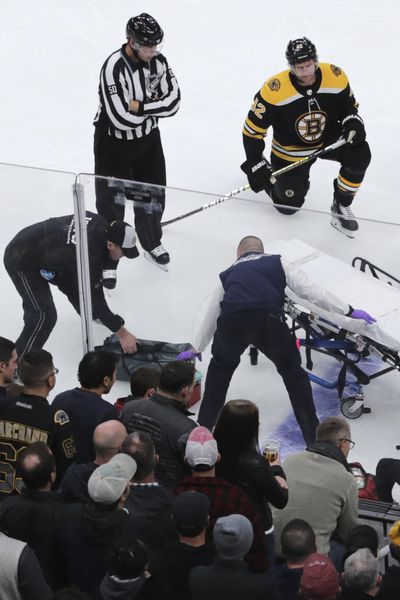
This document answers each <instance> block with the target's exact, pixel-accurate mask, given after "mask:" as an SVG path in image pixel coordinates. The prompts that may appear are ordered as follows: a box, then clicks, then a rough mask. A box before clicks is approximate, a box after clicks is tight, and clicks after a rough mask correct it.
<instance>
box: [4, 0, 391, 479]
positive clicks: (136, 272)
mask: <svg viewBox="0 0 400 600" xmlns="http://www.w3.org/2000/svg"><path fill="white" fill-rule="evenodd" d="M142 11H146V12H149V13H150V14H151V15H153V16H154V17H155V18H156V19H157V20H158V21H159V22H160V24H161V26H162V27H163V29H164V31H165V43H164V50H163V52H164V54H165V55H166V57H167V59H168V61H169V63H170V66H171V67H172V69H173V71H174V73H175V74H176V76H177V78H178V81H179V84H180V87H181V91H182V104H181V109H180V111H179V112H178V114H177V115H176V116H174V117H173V118H170V119H166V120H165V121H160V129H161V134H162V140H163V146H164V152H165V155H166V161H167V174H168V185H169V186H170V187H171V188H173V189H170V190H169V191H168V194H167V210H166V213H165V218H171V217H174V216H176V215H179V214H181V213H184V212H187V211H188V210H191V209H192V208H195V207H197V206H201V205H203V204H206V203H207V202H210V201H211V200H212V199H214V198H213V197H211V196H210V195H209V194H225V193H227V192H229V191H231V190H233V189H236V188H238V187H240V186H241V185H243V184H244V183H246V181H245V179H244V176H243V174H242V173H241V171H240V169H239V165H240V164H241V162H242V161H243V160H244V152H243V149H242V141H241V129H242V124H243V120H244V118H245V116H246V114H247V111H248V109H249V106H250V104H251V101H252V98H253V95H254V94H255V92H256V91H257V90H258V89H259V88H260V87H261V85H262V83H263V82H264V81H265V79H267V77H269V76H271V75H273V74H274V73H278V72H280V71H282V70H283V69H284V68H285V59H284V51H285V48H286V45H287V42H288V40H289V39H291V38H295V37H300V36H303V35H306V36H307V37H309V38H311V40H312V41H313V42H314V43H315V44H316V46H317V50H318V54H319V57H320V60H321V61H324V62H332V63H334V64H336V65H339V66H340V67H342V68H343V69H344V70H345V71H346V73H347V75H348V76H349V79H350V83H351V85H352V88H353V90H354V92H355V95H356V97H357V99H358V100H359V102H360V114H361V115H362V117H363V118H364V120H365V123H366V129H367V135H368V141H369V143H370V146H371V150H372V156H373V159H372V162H371V165H370V168H369V170H368V173H367V176H366V179H365V182H364V184H363V186H362V188H361V190H360V192H359V194H358V196H357V198H356V200H355V202H354V205H353V206H354V212H355V213H356V215H357V217H359V219H360V221H359V222H360V231H359V233H358V235H357V237H356V239H354V240H350V239H348V238H345V237H344V236H342V235H341V234H339V233H338V232H337V231H335V230H334V229H333V228H332V227H331V226H330V224H329V221H330V218H329V214H328V213H329V208H330V204H331V198H332V189H333V188H332V180H333V178H334V177H335V176H336V173H337V165H336V164H330V163H326V162H323V161H319V162H317V164H316V165H314V166H313V169H312V172H311V189H310V192H309V194H308V197H307V201H306V205H305V206H306V210H302V211H300V212H299V213H298V214H296V215H294V216H293V217H286V216H283V215H279V214H277V213H276V211H274V209H273V208H272V207H271V203H270V200H269V199H268V198H267V196H266V195H260V194H259V195H255V194H252V193H251V192H250V193H247V194H244V195H241V196H240V198H233V199H231V200H229V201H227V202H225V203H223V204H221V205H220V206H217V207H214V208H212V209H209V210H207V211H204V212H202V213H199V214H198V215H195V216H193V217H190V218H188V219H185V220H183V221H181V222H179V223H176V224H174V225H171V226H169V227H168V228H166V229H165V235H164V242H165V246H166V247H167V249H168V250H169V251H170V253H171V256H172V261H171V266H170V270H169V273H164V272H162V271H161V270H159V269H157V268H155V267H153V266H151V265H150V264H149V263H148V262H146V261H145V260H144V259H143V257H140V258H139V259H137V260H136V261H133V262H128V261H127V260H125V261H123V262H122V263H121V266H120V269H119V284H118V287H117V289H116V290H115V291H114V292H113V293H112V296H111V298H110V306H111V307H112V308H113V310H115V312H119V313H120V314H122V315H123V316H124V317H125V319H126V321H127V326H128V327H129V328H130V329H131V330H132V331H133V332H134V333H135V334H136V335H137V336H138V337H142V338H147V339H163V340H168V341H178V342H179V341H191V339H192V332H193V328H194V327H195V323H196V315H198V313H199V311H200V310H201V308H202V306H203V305H204V303H205V302H206V298H207V295H208V294H209V293H210V292H211V291H212V289H213V288H214V287H215V285H216V283H217V276H218V273H219V272H220V271H222V270H223V269H224V268H226V267H227V266H228V265H229V264H230V263H231V262H233V260H234V259H235V248H236V245H237V242H238V241H239V239H240V238H241V237H243V236H244V235H247V234H255V235H258V236H260V237H261V238H262V239H263V240H264V241H265V242H270V241H273V240H275V239H292V238H298V239H301V240H303V241H304V242H306V243H308V244H310V245H312V246H314V247H316V248H319V249H320V250H322V251H324V252H326V253H328V254H331V255H332V256H335V257H338V258H340V259H341V260H343V261H345V262H347V263H351V260H352V258H353V257H355V256H363V257H366V258H368V259H369V260H371V261H372V262H375V263H376V264H377V265H379V266H381V267H382V268H384V269H385V270H387V271H389V272H390V273H392V274H393V275H395V276H396V277H400V258H399V257H400V207H399V202H398V140H399V139H400V120H399V119H398V92H399V83H398V77H397V71H398V60H397V54H398V44H397V34H398V32H397V24H398V22H399V17H400V8H399V4H398V3H397V2H395V1H394V0H383V2H381V3H376V2H373V1H372V0H364V1H362V0H352V1H351V2H348V1H347V2H344V1H342V0H336V1H335V2H332V1H326V2H324V3H321V2H317V1H316V0H309V2H307V3H306V4H304V6H302V7H301V9H300V8H299V7H298V6H297V5H296V4H295V3H293V2H287V1H279V0H278V1H276V2H274V3H270V2H268V3H267V2H265V1H261V0H260V1H256V0H249V1H248V2H246V3H245V2H242V1H241V0H230V1H229V2H228V1H224V0H213V1H211V0H185V1H182V0H180V1H179V0H169V1H168V2H165V0H164V1H161V0H148V1H146V2H134V3H132V2H128V1H127V0H118V1H107V0H93V1H92V2H90V1H88V0H79V1H78V0H68V1H66V0H58V2H54V1H51V0H38V1H37V2H36V3H31V2H28V1H27V0H21V1H20V2H18V3H6V2H3V3H1V7H0V17H1V22H2V25H3V27H2V29H3V32H2V41H1V56H2V64H3V94H2V100H1V108H2V111H1V112H2V135H1V137H0V161H1V162H2V163H13V164H17V165H30V166H31V167H35V168H36V169H27V168H17V167H12V166H6V165H0V182H1V183H0V184H1V190H2V198H1V202H2V205H1V206H2V219H1V224H0V231H1V236H2V240H3V245H5V244H6V243H7V241H8V240H9V239H11V237H12V236H13V235H14V234H15V233H16V232H17V231H18V230H19V229H20V228H22V227H23V226H25V225H28V224H31V223H34V222H36V221H40V220H42V219H45V218H47V217H49V216H56V215H62V214H69V213H72V194H71V186H72V184H73V182H74V179H75V176H74V173H92V172H93V155H92V141H93V126H92V120H93V117H94V114H95V112H96V109H97V85H98V75H99V71H100V68H101V65H102V64H103V62H104V60H105V58H106V57H107V56H108V55H109V54H110V53H111V52H112V51H114V50H115V49H117V48H118V47H119V46H121V45H122V43H124V32H125V24H126V21H127V20H128V19H129V17H131V16H133V15H135V14H139V13H140V12H142ZM269 141H270V138H269ZM37 168H39V169H40V170H37ZM48 169H51V170H54V172H50V171H47V170H48ZM56 171H64V172H67V173H60V172H56ZM81 181H82V182H83V184H84V187H85V196H86V199H87V205H88V208H92V209H93V208H94V200H93V181H92V179H91V178H90V177H89V176H83V177H82V178H81ZM178 188H184V189H189V190H200V191H201V192H203V193H199V192H197V193H196V192H185V191H181V190H180V189H178ZM204 192H206V193H204ZM130 219H131V215H130V214H129V213H128V215H127V220H130ZM384 222H389V223H390V224H389V225H388V224H385V223H384ZM0 273H1V275H0V276H1V281H2V291H3V294H2V307H3V309H2V320H1V321H2V322H1V328H0V332H1V334H2V335H5V336H7V337H10V338H11V339H15V338H16V337H17V336H18V334H19V332H20V329H21V326H22V312H21V307H20V299H19V296H18V295H17V293H16V292H15V290H14V288H13V286H12V284H11V283H10V282H9V280H8V277H7V275H6V273H5V271H4V268H3V267H2V269H1V272H0ZM54 296H55V299H56V304H57V309H58V315H59V320H58V323H57V325H56V328H55V330H54V331H53V334H52V336H51V338H50V340H49V342H48V345H47V346H46V347H47V348H48V349H49V350H50V351H51V352H52V353H53V355H54V360H55V364H56V366H57V367H58V368H60V375H59V380H58V385H57V388H56V390H55V391H63V390H64V389H66V388H69V387H73V386H75V385H76V384H77V380H76V370H77V364H78V362H79V360H80V358H81V354H82V345H81V341H80V322H79V319H78V318H77V316H76V315H75V314H74V311H73V309H72V307H70V306H69V304H68V302H66V301H65V300H64V298H63V297H62V296H61V294H59V293H57V291H55V293H54ZM360 308H365V309H368V298H366V299H365V305H363V306H360ZM106 335H107V331H106V330H105V329H104V328H102V327H99V326H96V327H95V336H96V342H101V340H102V339H103V338H104V337H105V336H106ZM209 357H210V353H209V349H208V351H207V352H206V353H205V354H204V360H203V362H202V363H200V364H199V368H200V369H201V370H202V371H203V372H204V373H205V371H206V367H207V364H208V361H209ZM316 367H317V369H316V372H317V373H318V375H321V376H326V377H327V378H329V377H335V376H336V375H337V369H338V366H337V363H336V362H335V361H334V360H333V359H330V360H326V359H324V360H321V359H319V360H316ZM399 384H400V373H398V372H394V373H389V374H388V375H386V376H384V377H382V378H378V379H376V380H374V381H373V382H371V383H370V384H369V385H368V386H366V387H365V396H366V405H367V406H369V407H371V409H372V413H371V414H369V415H363V416H362V417H361V418H360V419H357V420H353V421H351V422H350V425H351V428H352V438H353V440H354V441H355V442H356V447H355V449H354V450H353V452H352V454H351V455H350V456H351V458H352V459H353V460H360V461H361V462H362V463H363V465H364V466H365V467H366V468H367V469H369V470H372V471H373V470H374V468H375V465H376V462H377V459H378V458H380V457H382V456H393V457H397V454H398V455H399V458H400V454H399V453H397V454H396V449H395V446H396V444H398V443H400V436H399V434H398V432H399V430H400V427H399V425H400V410H399V407H400V393H399V390H400V385H399ZM126 391H127V385H126V384H123V383H118V384H117V385H116V386H115V387H114V388H113V390H112V392H111V394H110V400H114V399H115V398H116V397H118V396H120V395H122V394H125V392H126ZM314 392H315V398H316V403H317V407H318V412H319V414H320V416H324V415H326V414H337V413H338V410H339V408H338V402H337V398H336V393H335V391H327V390H323V389H322V388H321V387H318V386H314ZM228 398H229V399H232V398H248V399H250V400H253V401H255V402H257V404H258V406H259V408H260V412H261V427H262V436H263V437H264V436H267V435H270V434H274V435H278V437H281V439H282V442H283V444H284V449H285V452H288V451H291V450H293V449H298V448H299V447H300V438H299V437H298V436H297V435H296V433H293V429H295V424H294V422H293V419H292V417H291V408H290V404H289V401H288V399H287V395H286V391H285V389H284V387H283V384H282V382H281V380H280V378H279V377H278V375H277V374H276V372H275V369H274V367H273V365H271V364H270V363H268V362H267V360H266V359H264V358H263V357H260V360H259V364H258V366H256V367H254V366H253V367H252V366H250V364H249V360H248V357H247V356H245V355H244V356H243V359H242V363H241V365H240V367H239V368H238V370H237V371H236V373H235V375H234V378H233V380H232V384H231V387H230V390H229V392H228Z"/></svg>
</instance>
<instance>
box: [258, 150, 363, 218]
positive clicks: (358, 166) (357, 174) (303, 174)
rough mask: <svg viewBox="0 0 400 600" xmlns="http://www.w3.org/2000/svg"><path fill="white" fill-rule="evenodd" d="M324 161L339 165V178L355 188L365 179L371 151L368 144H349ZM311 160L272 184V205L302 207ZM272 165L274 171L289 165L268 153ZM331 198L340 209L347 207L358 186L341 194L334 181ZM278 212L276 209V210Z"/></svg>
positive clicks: (333, 152)
mask: <svg viewBox="0 0 400 600" xmlns="http://www.w3.org/2000/svg"><path fill="white" fill-rule="evenodd" d="M323 159H324V160H333V161H336V162H339V163H340V171H339V176H340V177H342V178H344V179H345V180H346V181H348V182H350V183H351V184H353V185H354V186H358V185H359V184H361V182H362V180H363V179H364V175H365V172H366V170H367V168H368V165H369V163H370V161H371V152H370V149H369V145H368V144H367V142H364V143H363V144H361V145H360V146H356V147H355V148H353V147H352V146H351V145H350V144H346V145H344V146H341V147H340V148H337V149H336V150H333V151H332V152H329V153H328V154H327V155H326V156H324V157H323ZM314 162H315V160H314V161H311V162H309V163H307V164H306V165H303V166H302V167H298V168H297V169H293V170H292V171H289V172H288V173H286V174H285V175H281V177H278V178H277V181H276V183H275V185H274V186H273V187H272V189H271V190H267V193H269V194H270V195H271V198H272V200H273V202H274V204H275V205H278V206H279V205H280V204H283V205H285V206H289V207H291V206H293V207H294V209H295V208H300V207H301V206H302V205H303V204H304V200H305V197H306V195H307V192H308V189H309V187H310V169H311V166H312V165H313V164H314ZM271 164H272V168H273V170H274V171H277V170H278V169H282V168H283V167H287V166H288V164H290V163H288V162H287V161H285V160H282V159H280V158H278V157H276V156H275V155H273V154H271ZM333 185H334V194H333V195H334V198H335V200H337V202H339V204H342V205H343V206H350V204H351V203H352V201H353V198H354V195H355V192H356V190H357V187H354V190H355V191H343V190H342V189H340V187H338V180H337V179H335V180H334V184H333ZM278 210H279V209H278ZM280 212H284V213H286V214H291V213H293V212H296V211H295V210H293V211H290V210H287V209H286V210H285V209H282V210H281V211H280Z"/></svg>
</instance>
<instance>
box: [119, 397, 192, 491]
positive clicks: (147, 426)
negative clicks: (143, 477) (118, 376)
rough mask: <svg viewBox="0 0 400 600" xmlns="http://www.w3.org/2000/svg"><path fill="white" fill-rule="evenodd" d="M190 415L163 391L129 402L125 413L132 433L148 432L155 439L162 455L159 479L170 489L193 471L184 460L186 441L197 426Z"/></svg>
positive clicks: (157, 469) (158, 470)
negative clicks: (163, 393)
mask: <svg viewBox="0 0 400 600" xmlns="http://www.w3.org/2000/svg"><path fill="white" fill-rule="evenodd" d="M190 414H191V413H190V412H189V411H188V410H187V409H186V408H185V407H184V406H183V405H182V404H180V403H179V402H178V401H177V400H174V399H173V398H168V397H167V396H163V395H162V394H159V393H157V394H154V395H153V396H152V397H151V398H149V399H148V400H135V402H128V404H127V405H126V406H124V408H123V409H122V412H121V421H122V423H123V424H124V425H125V427H126V429H127V430H128V433H131V432H132V431H146V432H147V433H148V434H149V435H151V437H152V438H153V440H154V443H155V447H156V452H157V454H158V456H159V457H160V462H159V464H158V465H157V467H156V478H157V480H158V481H159V482H160V483H161V484H162V485H164V486H165V487H167V488H173V487H175V486H176V485H177V484H178V483H179V482H180V480H181V479H182V478H183V477H184V476H185V475H186V474H188V473H189V472H190V471H189V470H188V468H187V466H186V465H185V462H184V452H185V446H186V440H187V438H188V436H189V433H190V432H191V431H192V429H194V428H195V427H196V423H195V421H193V420H192V419H190V418H189V415H190Z"/></svg>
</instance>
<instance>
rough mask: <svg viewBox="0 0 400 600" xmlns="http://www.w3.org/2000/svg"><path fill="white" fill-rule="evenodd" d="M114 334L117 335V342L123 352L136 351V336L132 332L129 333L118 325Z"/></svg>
mask: <svg viewBox="0 0 400 600" xmlns="http://www.w3.org/2000/svg"><path fill="white" fill-rule="evenodd" d="M115 335H116V336H117V337H118V339H119V343H120V344H121V348H122V350H123V351H124V352H128V353H129V354H133V353H134V352H137V340H136V337H135V336H134V335H133V334H132V333H129V331H128V330H127V329H125V327H120V328H119V329H118V331H116V332H115Z"/></svg>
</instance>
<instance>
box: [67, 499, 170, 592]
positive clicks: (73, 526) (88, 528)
mask: <svg viewBox="0 0 400 600" xmlns="http://www.w3.org/2000/svg"><path fill="white" fill-rule="evenodd" d="M57 529H58V542H59V544H60V547H61V548H62V552H63V554H64V560H65V561H66V565H67V570H68V578H69V583H70V585H75V586H76V587H78V588H79V589H80V590H82V591H83V592H85V593H86V594H92V593H93V592H94V591H95V589H96V588H97V587H98V586H99V585H100V582H101V580H102V579H103V577H104V576H105V575H106V572H107V557H108V555H109V552H110V550H111V547H112V545H113V543H114V542H117V541H118V540H127V539H139V540H142V541H143V542H144V544H145V546H146V547H147V548H149V549H153V548H157V547H160V545H161V539H160V536H159V532H158V529H157V526H156V525H154V524H153V523H150V522H149V521H145V520H144V519H136V518H134V517H131V516H130V515H128V513H127V512H126V511H124V510H117V509H116V508H115V506H114V505H111V506H104V505H100V504H96V503H94V502H90V503H89V504H73V505H71V506H68V507H66V508H65V510H64V511H63V512H62V513H60V514H59V517H58V524H57Z"/></svg>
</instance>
